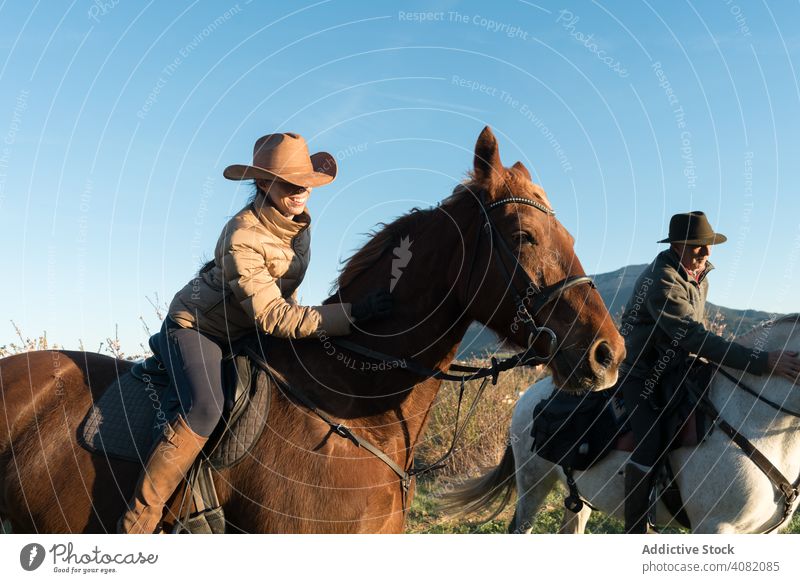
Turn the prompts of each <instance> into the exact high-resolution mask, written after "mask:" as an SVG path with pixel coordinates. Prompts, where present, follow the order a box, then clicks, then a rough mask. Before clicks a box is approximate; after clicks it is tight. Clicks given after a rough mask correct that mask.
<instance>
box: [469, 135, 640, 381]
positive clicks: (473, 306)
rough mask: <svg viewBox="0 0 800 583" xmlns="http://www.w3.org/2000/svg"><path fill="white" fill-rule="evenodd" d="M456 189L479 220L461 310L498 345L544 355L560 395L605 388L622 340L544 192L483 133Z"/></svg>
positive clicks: (620, 354) (621, 349) (611, 378)
mask: <svg viewBox="0 0 800 583" xmlns="http://www.w3.org/2000/svg"><path fill="white" fill-rule="evenodd" d="M459 188H461V189H467V190H468V191H469V192H470V193H471V194H472V195H473V196H474V197H475V198H476V199H477V200H478V202H479V203H480V205H479V209H478V212H480V214H481V218H480V220H478V221H477V225H478V228H477V229H475V231H476V232H474V233H473V236H474V237H477V238H478V240H479V241H481V243H479V244H476V245H475V249H476V253H475V254H474V255H473V256H470V255H469V254H466V255H465V263H468V264H469V263H471V264H472V265H471V266H470V267H467V269H463V270H462V272H466V277H464V278H460V279H461V284H462V285H463V286H464V289H463V290H462V295H463V297H464V298H465V302H466V303H465V306H464V309H465V310H468V312H469V314H470V315H471V316H472V317H473V318H474V319H475V320H477V321H479V322H481V323H483V324H486V325H487V326H488V327H490V328H491V329H493V330H494V331H495V332H497V333H498V334H499V335H500V336H501V337H504V338H507V339H508V340H509V341H511V342H513V343H514V344H517V345H518V346H521V347H523V348H527V347H529V346H531V347H532V348H533V350H534V351H535V352H538V353H539V354H545V355H549V357H550V358H549V362H548V364H549V366H550V368H551V370H552V373H553V379H554V381H555V382H556V384H557V385H558V386H560V387H562V388H564V389H565V390H574V391H581V390H599V389H604V388H607V387H609V386H612V385H613V384H614V383H615V382H616V380H617V374H618V367H619V364H620V362H622V359H623V357H624V355H625V346H624V342H623V340H622V337H621V336H620V334H619V333H618V332H617V329H616V326H615V325H614V323H613V321H612V319H611V316H610V315H609V313H608V310H607V309H606V306H605V304H604V303H603V300H602V299H601V297H600V294H599V293H598V292H597V290H596V289H595V288H594V285H593V284H592V283H591V280H590V279H589V278H586V277H585V275H586V274H585V272H584V271H583V267H582V266H581V263H580V261H579V260H578V257H577V256H576V255H575V250H574V242H575V240H574V238H573V237H572V235H570V234H569V232H568V231H567V230H566V229H565V228H564V226H563V225H562V224H561V223H560V222H559V221H558V220H557V219H556V218H555V212H554V211H553V209H552V206H551V205H550V201H549V200H548V198H547V196H546V195H545V192H544V190H542V188H541V187H540V186H539V185H537V184H534V183H533V182H532V180H531V175H530V173H529V171H528V169H527V168H526V167H525V166H524V165H523V164H522V163H521V162H517V163H515V164H514V165H513V166H511V167H505V166H503V164H502V162H501V161H500V154H499V149H498V146H497V140H496V138H495V136H494V134H493V133H492V131H491V130H490V129H489V128H488V127H486V128H484V130H483V132H482V133H481V135H480V136H479V137H478V141H477V143H476V145H475V160H474V168H473V170H472V173H471V180H469V181H468V182H466V183H465V184H463V185H461V186H460V187H459ZM457 190H458V189H457ZM462 267H463V266H462Z"/></svg>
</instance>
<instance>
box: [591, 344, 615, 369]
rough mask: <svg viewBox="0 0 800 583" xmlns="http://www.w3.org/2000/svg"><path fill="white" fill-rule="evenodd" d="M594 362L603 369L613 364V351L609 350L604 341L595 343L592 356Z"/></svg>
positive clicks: (609, 347)
mask: <svg viewBox="0 0 800 583" xmlns="http://www.w3.org/2000/svg"><path fill="white" fill-rule="evenodd" d="M592 357H593V358H594V361H595V362H596V363H597V364H599V365H600V366H601V367H603V368H608V367H610V366H611V364H612V363H613V362H614V351H613V350H611V345H610V344H609V343H608V342H606V341H605V340H601V341H600V342H598V343H597V345H596V346H595V349H594V354H593V355H592Z"/></svg>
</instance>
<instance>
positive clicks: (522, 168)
mask: <svg viewBox="0 0 800 583" xmlns="http://www.w3.org/2000/svg"><path fill="white" fill-rule="evenodd" d="M512 168H514V169H515V170H519V171H520V172H522V174H523V176H525V178H527V179H528V180H531V173H530V172H528V169H527V168H525V164H523V163H522V162H514V165H513V166H512Z"/></svg>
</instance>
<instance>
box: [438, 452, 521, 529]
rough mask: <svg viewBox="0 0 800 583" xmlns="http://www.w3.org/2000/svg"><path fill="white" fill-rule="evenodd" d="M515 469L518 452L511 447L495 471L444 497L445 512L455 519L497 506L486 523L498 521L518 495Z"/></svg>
mask: <svg viewBox="0 0 800 583" xmlns="http://www.w3.org/2000/svg"><path fill="white" fill-rule="evenodd" d="M515 470H516V467H515V465H514V451H513V450H512V449H511V445H510V444H509V445H508V446H506V450H505V452H504V453H503V459H501V460H500V463H499V464H498V465H497V466H496V467H495V468H494V469H492V470H490V471H489V472H488V473H486V474H484V475H482V476H479V477H477V478H472V479H470V480H467V481H465V482H463V483H462V484H461V485H460V486H457V487H455V488H453V489H452V490H449V491H446V492H445V493H444V494H443V495H442V499H443V502H442V504H441V509H442V510H443V511H444V512H445V513H447V514H450V515H452V516H466V515H468V514H473V513H475V512H478V511H480V510H484V509H486V508H490V507H492V506H493V505H495V504H497V507H496V508H494V510H492V513H491V515H490V516H489V517H487V518H486V519H484V520H483V521H482V522H489V521H490V520H494V519H495V518H497V516H498V515H499V514H500V513H501V512H502V511H503V509H504V508H505V507H506V506H508V504H509V503H510V502H511V499H512V498H513V496H514V494H515V493H516V490H517V484H516V480H515V479H514V474H515ZM450 485H451V486H452V483H451V484H450ZM498 500H499V502H498Z"/></svg>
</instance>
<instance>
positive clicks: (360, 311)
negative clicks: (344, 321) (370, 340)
mask: <svg viewBox="0 0 800 583" xmlns="http://www.w3.org/2000/svg"><path fill="white" fill-rule="evenodd" d="M391 311H392V296H391V294H390V293H389V292H387V291H385V290H382V291H376V292H372V293H370V294H367V295H366V296H365V297H363V298H362V299H360V300H359V301H357V302H354V303H353V306H352V308H350V315H351V316H353V319H354V320H355V321H356V323H361V322H366V321H367V320H379V319H381V318H385V317H386V316H388V315H389V314H390V313H391Z"/></svg>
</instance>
